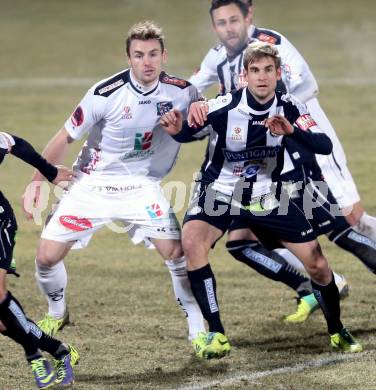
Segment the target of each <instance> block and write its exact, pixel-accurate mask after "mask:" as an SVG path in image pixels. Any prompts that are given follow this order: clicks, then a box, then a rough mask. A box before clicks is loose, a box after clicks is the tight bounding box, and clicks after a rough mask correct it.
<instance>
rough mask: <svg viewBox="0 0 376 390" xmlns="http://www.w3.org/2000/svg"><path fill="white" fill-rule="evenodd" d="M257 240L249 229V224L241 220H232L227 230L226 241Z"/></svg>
mask: <svg viewBox="0 0 376 390" xmlns="http://www.w3.org/2000/svg"><path fill="white" fill-rule="evenodd" d="M237 240H257V237H256V235H255V234H254V233H253V232H252V231H251V229H250V228H249V224H248V223H247V222H246V221H244V220H243V219H242V218H234V219H233V221H232V222H231V225H230V227H229V229H228V234H227V241H237Z"/></svg>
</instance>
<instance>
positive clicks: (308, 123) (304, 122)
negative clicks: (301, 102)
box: [296, 114, 317, 130]
mask: <svg viewBox="0 0 376 390" xmlns="http://www.w3.org/2000/svg"><path fill="white" fill-rule="evenodd" d="M296 124H297V125H298V126H299V128H300V129H302V130H308V129H309V128H310V127H313V126H317V124H316V122H315V120H314V119H313V118H312V117H311V115H309V114H304V115H301V116H300V117H299V118H298V119H297V120H296Z"/></svg>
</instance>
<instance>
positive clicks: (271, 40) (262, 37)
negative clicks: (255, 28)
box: [257, 33, 277, 45]
mask: <svg viewBox="0 0 376 390" xmlns="http://www.w3.org/2000/svg"><path fill="white" fill-rule="evenodd" d="M257 39H259V40H260V41H263V42H268V43H271V44H272V45H275V44H276V42H277V38H275V37H272V36H271V35H268V34H265V33H260V34H259V35H258V36H257Z"/></svg>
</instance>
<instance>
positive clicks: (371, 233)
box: [353, 213, 376, 241]
mask: <svg viewBox="0 0 376 390" xmlns="http://www.w3.org/2000/svg"><path fill="white" fill-rule="evenodd" d="M353 228H354V229H355V230H356V231H357V232H358V233H360V234H363V235H364V236H366V237H368V238H370V239H371V240H373V241H376V218H375V217H372V216H371V215H368V214H367V213H363V214H362V216H361V217H360V220H359V222H358V223H357V224H356V225H355V226H353Z"/></svg>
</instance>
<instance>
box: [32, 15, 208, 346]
mask: <svg viewBox="0 0 376 390" xmlns="http://www.w3.org/2000/svg"><path fill="white" fill-rule="evenodd" d="M126 53H127V57H128V63H129V69H125V70H122V71H120V72H119V73H117V74H115V75H112V76H110V77H109V78H107V79H105V80H102V81H100V82H98V83H97V84H95V85H94V86H93V87H92V88H90V89H89V91H88V92H87V93H86V95H85V96H84V98H83V99H82V100H81V102H80V103H79V105H78V106H77V108H76V109H75V111H74V112H73V114H72V115H71V117H70V118H69V119H68V120H67V121H66V123H65V125H64V126H63V127H62V129H61V130H60V131H59V132H58V133H57V134H56V135H55V136H54V137H53V138H52V139H51V141H50V142H49V143H48V145H47V146H46V148H45V150H44V152H43V155H44V156H45V157H46V158H48V159H49V160H50V161H52V162H54V163H58V162H60V161H62V160H63V159H64V157H65V155H66V153H67V150H68V149H69V147H70V145H71V144H72V142H74V141H76V140H79V139H80V138H82V137H83V136H86V135H87V140H86V141H85V143H84V145H83V148H82V149H81V152H80V153H79V155H78V158H77V160H76V162H75V163H74V167H73V169H74V171H75V172H76V174H77V178H76V181H75V183H74V184H73V186H72V187H71V188H70V190H69V192H68V193H67V194H66V195H65V196H64V197H63V198H62V199H61V201H60V203H59V205H58V207H57V209H56V210H55V211H54V212H53V214H52V215H51V218H50V219H49V220H48V222H47V223H46V225H45V228H44V230H43V232H42V235H41V239H40V243H39V246H38V250H37V256H36V271H37V273H36V277H37V281H38V284H39V285H40V287H41V290H42V292H43V293H44V295H45V296H46V298H47V300H48V305H49V311H48V314H46V316H45V317H44V318H43V319H42V320H41V321H40V322H39V323H38V324H39V326H40V327H41V328H42V329H43V330H44V331H45V332H46V333H48V334H51V335H53V334H55V333H56V332H57V330H59V329H61V328H62V327H63V326H64V325H65V324H66V323H67V322H68V310H67V306H66V299H65V292H66V287H67V272H66V269H65V266H64V261H63V260H64V258H65V256H66V255H67V254H68V253H69V251H70V249H71V248H72V247H73V248H82V247H85V246H86V245H87V244H88V242H89V240H90V238H91V236H92V235H93V234H94V233H95V232H96V231H97V230H98V229H100V228H101V227H103V226H105V225H106V224H107V223H109V222H111V221H114V220H120V221H121V222H123V223H124V225H125V226H127V229H128V231H127V233H128V235H129V236H130V237H131V239H132V241H133V242H134V243H135V244H137V243H140V242H144V243H145V245H146V246H149V247H152V246H154V247H155V248H156V250H157V251H158V253H159V254H160V256H161V257H162V258H163V259H164V261H165V264H166V265H167V267H168V269H169V271H170V274H171V278H172V284H173V288H174V292H175V296H176V300H177V302H178V303H179V306H180V307H181V308H182V309H183V311H184V312H185V315H186V317H187V321H188V326H189V338H190V339H192V338H195V337H196V336H197V334H198V332H200V331H203V330H204V322H203V318H202V314H201V312H200V309H199V307H198V305H197V302H196V300H195V298H194V296H193V294H192V291H191V287H190V283H189V280H188V277H187V271H186V260H185V258H184V256H183V252H182V247H181V241H180V236H181V234H180V226H179V223H178V221H177V219H176V217H175V215H174V212H173V210H172V209H171V207H170V204H169V202H168V201H167V200H166V198H165V197H164V194H163V192H162V189H161V187H160V181H161V180H162V178H163V177H164V176H166V175H167V173H168V172H169V171H170V170H171V169H172V167H173V165H174V163H175V160H176V157H177V154H178V151H179V147H180V144H179V143H177V142H176V141H174V140H173V139H172V138H171V137H170V135H168V134H167V133H166V132H165V131H164V130H163V128H162V127H161V126H160V125H159V119H160V117H161V116H162V115H163V114H164V113H165V112H167V111H168V110H170V109H172V108H177V109H179V110H182V111H183V112H185V113H187V112H188V107H189V104H190V103H191V102H192V101H195V100H197V98H198V93H197V89H196V88H195V87H193V86H192V85H191V84H190V83H189V82H187V81H185V80H183V79H180V78H177V77H173V76H169V75H168V74H166V73H165V72H164V71H163V70H162V67H163V64H164V63H165V61H166V59H167V52H166V50H165V46H164V37H163V35H162V30H161V29H160V28H159V27H158V26H156V25H155V24H154V23H153V22H149V21H146V22H141V23H138V24H136V25H134V26H133V27H132V28H131V29H130V30H129V32H128V36H127V39H126ZM41 179H42V178H41V177H40V175H39V174H38V173H36V174H35V175H34V177H33V179H32V180H33V181H39V180H41ZM36 195H37V194H36V193H35V192H32V193H29V192H28V191H26V193H25V202H26V203H27V204H29V205H30V204H33V203H34V202H37V196H36ZM123 237H124V236H119V245H120V243H121V239H122V238H123ZM98 261H103V262H106V261H107V260H106V252H103V253H102V254H99V258H98ZM109 266H111V265H110V264H109ZM144 282H147V281H146V280H145V281H144ZM114 304H115V305H117V304H119V302H115V303H114Z"/></svg>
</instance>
